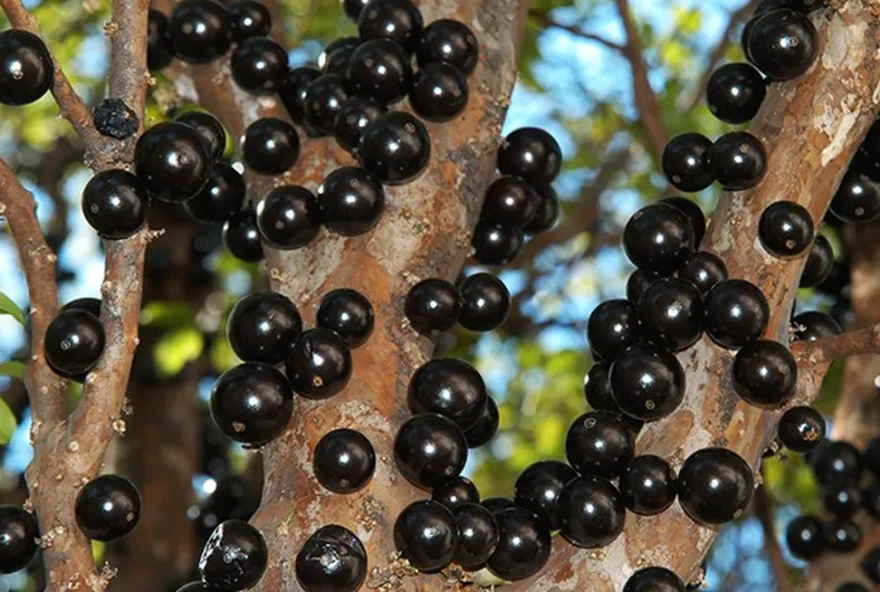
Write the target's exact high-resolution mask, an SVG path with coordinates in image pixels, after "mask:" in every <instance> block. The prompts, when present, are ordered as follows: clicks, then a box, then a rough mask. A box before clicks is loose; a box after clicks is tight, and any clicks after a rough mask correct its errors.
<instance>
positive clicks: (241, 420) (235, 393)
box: [211, 362, 293, 446]
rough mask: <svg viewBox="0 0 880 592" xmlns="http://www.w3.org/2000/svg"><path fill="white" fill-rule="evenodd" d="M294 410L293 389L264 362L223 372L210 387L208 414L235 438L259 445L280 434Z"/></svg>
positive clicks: (219, 426) (227, 433)
mask: <svg viewBox="0 0 880 592" xmlns="http://www.w3.org/2000/svg"><path fill="white" fill-rule="evenodd" d="M292 413H293V391H292V390H291V389H290V384H289V383H288V382H287V379H286V378H285V377H284V375H283V374H282V373H281V372H279V371H278V370H276V369H275V368H273V367H272V366H268V365H266V364H254V363H250V362H248V363H245V364H241V365H239V366H236V367H234V368H232V369H230V370H227V371H226V372H224V373H223V374H222V375H221V376H220V378H218V379H217V382H215V383H214V388H213V389H212V390H211V417H212V418H213V419H214V423H215V424H217V427H218V428H220V430H221V431H222V432H223V433H224V434H226V435H227V436H229V437H230V438H232V439H233V440H235V441H236V442H242V443H244V444H250V445H252V446H262V445H263V444H266V443H267V442H269V441H271V440H273V439H274V438H275V437H276V436H278V434H280V433H281V432H282V431H283V430H284V428H285V427H287V422H288V421H289V420H290V416H291V415H292Z"/></svg>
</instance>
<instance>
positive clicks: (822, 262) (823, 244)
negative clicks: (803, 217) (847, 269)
mask: <svg viewBox="0 0 880 592" xmlns="http://www.w3.org/2000/svg"><path fill="white" fill-rule="evenodd" d="M833 268H834V250H833V249H832V248H831V242H830V241H829V240H828V239H827V238H825V236H823V235H821V234H820V235H819V236H817V237H816V240H815V241H813V248H812V249H810V255H809V257H807V263H806V265H805V266H804V272H803V274H802V275H801V283H800V287H801V288H813V287H815V286H818V285H819V284H821V283H822V282H824V281H825V280H826V279H827V278H828V276H829V275H831V270H832V269H833Z"/></svg>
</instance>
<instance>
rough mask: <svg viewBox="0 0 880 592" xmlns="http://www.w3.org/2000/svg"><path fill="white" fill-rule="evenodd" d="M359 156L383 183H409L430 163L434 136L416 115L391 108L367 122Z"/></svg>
mask: <svg viewBox="0 0 880 592" xmlns="http://www.w3.org/2000/svg"><path fill="white" fill-rule="evenodd" d="M358 156H359V158H360V161H361V164H362V165H363V166H364V168H365V169H367V170H368V171H370V172H371V173H372V174H373V175H375V176H376V177H378V178H379V180H381V181H382V182H383V183H387V184H389V185H394V184H400V183H407V182H409V181H412V180H413V179H415V178H416V177H418V176H419V175H420V174H421V173H422V171H424V170H425V167H427V166H428V161H429V160H430V158H431V138H430V136H429V135H428V130H427V129H425V126H424V125H423V124H422V122H421V121H419V120H418V119H417V118H416V117H414V116H413V115H410V114H409V113H405V112H403V111H392V112H390V113H386V114H384V115H382V116H380V117H378V118H377V119H376V120H375V121H374V122H373V123H371V124H370V125H369V126H367V129H366V130H364V135H363V136H362V137H361V143H360V146H359V147H358Z"/></svg>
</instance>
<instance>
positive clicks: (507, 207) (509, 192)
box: [480, 176, 541, 228]
mask: <svg viewBox="0 0 880 592" xmlns="http://www.w3.org/2000/svg"><path fill="white" fill-rule="evenodd" d="M540 204H541V198H540V196H539V195H538V193H537V192H536V191H535V190H534V189H533V188H532V186H531V185H530V184H529V183H528V182H527V181H526V180H525V179H522V178H520V177H511V176H506V177H501V178H500V179H498V180H496V181H494V182H493V183H492V184H491V185H489V188H488V189H487V190H486V199H485V200H484V201H483V210H482V211H481V212H480V217H481V218H482V219H484V220H489V221H491V222H495V223H497V224H501V225H503V226H514V227H516V228H523V227H525V226H526V225H527V224H528V223H529V222H531V221H532V220H533V219H534V217H535V215H536V214H537V213H538V207H539V206H540Z"/></svg>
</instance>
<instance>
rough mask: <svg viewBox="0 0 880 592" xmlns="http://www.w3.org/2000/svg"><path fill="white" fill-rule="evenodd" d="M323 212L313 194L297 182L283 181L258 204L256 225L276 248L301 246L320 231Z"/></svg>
mask: <svg viewBox="0 0 880 592" xmlns="http://www.w3.org/2000/svg"><path fill="white" fill-rule="evenodd" d="M322 221H323V213H322V212H321V206H320V204H319V202H318V200H317V198H315V196H314V194H313V193H312V192H311V191H309V190H308V189H306V188H305V187H300V186H299V185H282V186H281V187H276V188H275V189H273V190H272V191H270V192H269V193H267V194H266V196H265V197H263V199H261V200H260V202H259V203H258V204H257V227H258V228H259V229H260V235H261V236H262V237H263V239H265V241H266V243H267V244H269V245H271V246H273V247H275V248H276V249H283V250H289V249H301V248H302V247H305V246H306V245H308V244H309V243H311V242H312V241H313V240H314V239H315V237H316V236H318V233H319V232H320V231H321V222H322Z"/></svg>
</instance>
